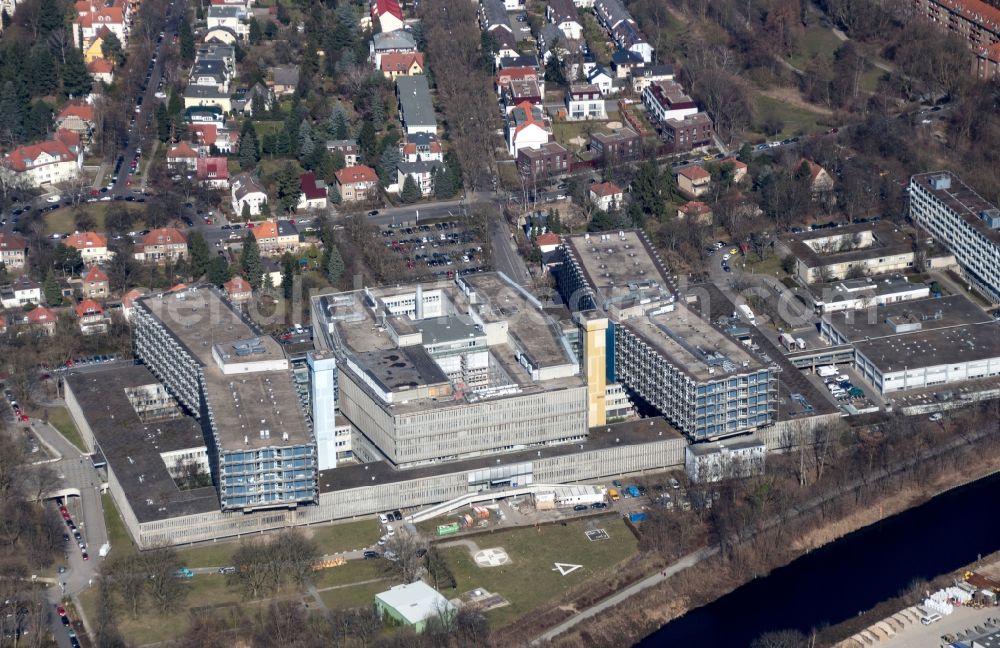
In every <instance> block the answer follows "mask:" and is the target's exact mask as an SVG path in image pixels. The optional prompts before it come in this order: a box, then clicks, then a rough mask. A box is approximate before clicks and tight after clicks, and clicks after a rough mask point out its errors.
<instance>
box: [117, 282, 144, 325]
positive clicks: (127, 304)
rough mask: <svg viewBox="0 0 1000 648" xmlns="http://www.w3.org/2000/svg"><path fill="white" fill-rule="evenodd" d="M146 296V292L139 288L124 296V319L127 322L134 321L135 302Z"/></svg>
mask: <svg viewBox="0 0 1000 648" xmlns="http://www.w3.org/2000/svg"><path fill="white" fill-rule="evenodd" d="M145 294H146V291H145V290H140V289H139V288H133V289H132V290H130V291H128V292H127V293H125V294H124V295H123V296H122V317H124V318H125V319H126V320H127V321H129V320H131V319H132V308H133V307H134V306H135V300H136V299H139V298H140V297H142V296H143V295H145Z"/></svg>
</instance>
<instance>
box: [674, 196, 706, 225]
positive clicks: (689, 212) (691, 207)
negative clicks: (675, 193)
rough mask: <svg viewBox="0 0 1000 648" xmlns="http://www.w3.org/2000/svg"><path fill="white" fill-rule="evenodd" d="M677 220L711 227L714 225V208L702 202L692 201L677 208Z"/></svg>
mask: <svg viewBox="0 0 1000 648" xmlns="http://www.w3.org/2000/svg"><path fill="white" fill-rule="evenodd" d="M677 218H678V219H679V220H689V221H691V222H694V223H700V224H702V225H710V224H711V223H712V208H711V207H709V206H708V205H706V204H705V203H703V202H701V201H700V200H691V201H689V202H686V203H684V204H683V205H681V206H680V207H678V208H677Z"/></svg>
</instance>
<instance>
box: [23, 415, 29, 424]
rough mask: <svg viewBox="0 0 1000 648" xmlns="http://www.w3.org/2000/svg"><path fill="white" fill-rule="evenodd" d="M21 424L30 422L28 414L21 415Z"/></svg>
mask: <svg viewBox="0 0 1000 648" xmlns="http://www.w3.org/2000/svg"><path fill="white" fill-rule="evenodd" d="M21 422H22V423H27V422H28V415H27V414H21Z"/></svg>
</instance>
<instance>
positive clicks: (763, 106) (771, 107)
mask: <svg viewBox="0 0 1000 648" xmlns="http://www.w3.org/2000/svg"><path fill="white" fill-rule="evenodd" d="M756 102H757V118H756V124H754V130H759V128H760V127H759V124H761V123H763V121H764V119H765V118H766V117H772V116H773V117H777V118H778V119H780V120H781V121H782V123H783V124H784V127H783V128H782V130H781V132H780V133H778V134H777V135H775V136H770V137H769V139H783V138H785V137H792V136H793V135H803V134H808V133H812V132H815V131H822V130H826V127H825V126H823V125H822V123H821V122H822V120H823V119H824V116H823V115H821V114H820V113H818V112H813V111H812V110H808V109H806V108H802V107H800V106H793V105H791V104H788V103H785V102H783V101H781V100H779V99H773V98H771V97H768V96H765V95H757V97H756Z"/></svg>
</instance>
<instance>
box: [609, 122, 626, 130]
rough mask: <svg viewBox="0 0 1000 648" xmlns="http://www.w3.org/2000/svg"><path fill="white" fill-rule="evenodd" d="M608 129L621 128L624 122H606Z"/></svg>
mask: <svg viewBox="0 0 1000 648" xmlns="http://www.w3.org/2000/svg"><path fill="white" fill-rule="evenodd" d="M606 126H607V127H608V130H621V129H622V123H621V122H620V121H611V122H608V123H607V124H606Z"/></svg>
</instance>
